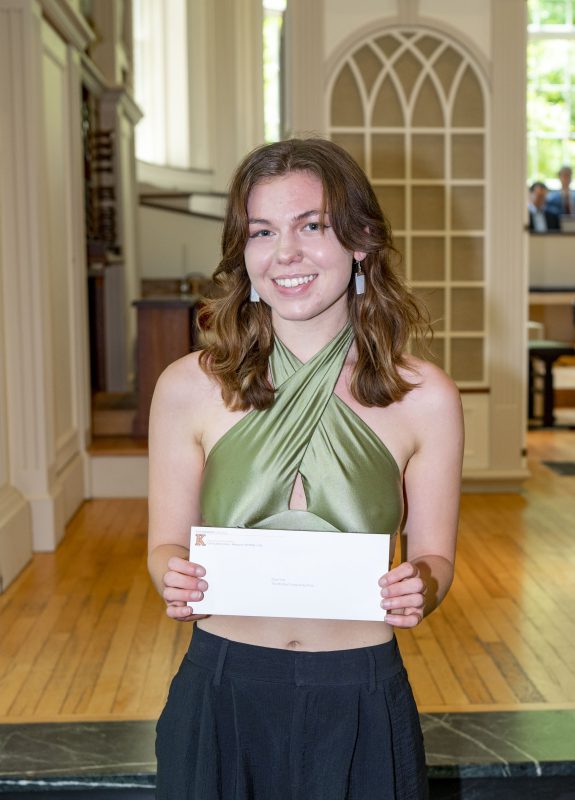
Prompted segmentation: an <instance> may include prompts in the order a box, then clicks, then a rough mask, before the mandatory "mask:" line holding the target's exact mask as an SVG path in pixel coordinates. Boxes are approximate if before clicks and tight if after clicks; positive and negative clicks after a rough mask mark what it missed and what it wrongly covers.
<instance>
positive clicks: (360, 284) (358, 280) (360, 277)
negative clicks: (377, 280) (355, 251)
mask: <svg viewBox="0 0 575 800" xmlns="http://www.w3.org/2000/svg"><path fill="white" fill-rule="evenodd" d="M354 263H355V266H356V270H357V271H356V273H355V293H356V294H365V274H364V273H363V272H362V269H361V261H355V262H354Z"/></svg>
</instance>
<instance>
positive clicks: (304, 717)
mask: <svg viewBox="0 0 575 800" xmlns="http://www.w3.org/2000/svg"><path fill="white" fill-rule="evenodd" d="M156 755H157V759H158V773H157V784H156V785H157V794H156V797H157V800H425V798H427V779H426V769H425V755H424V750H423V737H422V733H421V728H420V724H419V716H418V713H417V709H416V707H415V702H414V700H413V695H412V692H411V687H410V686H409V682H408V680H407V675H406V672H405V669H404V667H403V663H402V660H401V655H400V653H399V649H398V647H397V643H396V641H395V639H393V640H392V641H391V642H388V643H386V644H383V645H378V646H375V647H366V648H359V649H353V650H335V651H330V652H301V651H299V652H294V651H291V650H282V649H274V648H268V647H257V646H254V645H246V644H241V643H238V642H233V641H229V640H228V639H223V638H220V637H218V636H214V635H212V634H210V633H206V632H205V631H202V630H200V629H198V628H196V630H195V632H194V635H193V637H192V642H191V644H190V647H189V650H188V652H187V654H186V656H185V657H184V660H183V661H182V664H181V667H180V669H179V671H178V673H177V675H176V676H175V678H174V680H173V682H172V685H171V688H170V693H169V697H168V702H167V704H166V707H165V708H164V711H163V712H162V715H161V717H160V720H159V722H158V726H157V740H156Z"/></svg>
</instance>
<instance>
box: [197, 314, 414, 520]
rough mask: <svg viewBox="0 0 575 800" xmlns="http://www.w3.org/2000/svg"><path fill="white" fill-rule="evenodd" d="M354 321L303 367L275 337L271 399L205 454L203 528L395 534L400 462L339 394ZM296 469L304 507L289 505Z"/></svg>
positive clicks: (400, 512)
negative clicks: (300, 482)
mask: <svg viewBox="0 0 575 800" xmlns="http://www.w3.org/2000/svg"><path fill="white" fill-rule="evenodd" d="M352 340H353V330H352V328H351V325H347V326H346V327H345V328H343V329H342V331H340V333H339V334H338V335H337V336H336V337H335V338H334V339H332V340H331V342H328V344H327V345H326V346H325V347H324V348H322V349H321V350H320V351H319V352H318V353H316V355H315V356H314V357H313V358H311V359H310V360H309V361H307V362H306V363H305V364H302V363H301V361H299V359H298V358H296V356H294V355H293V353H291V352H290V351H289V350H288V349H287V348H286V347H285V345H284V344H282V342H281V341H280V340H279V339H278V338H277V337H276V339H275V344H274V348H273V351H272V354H271V358H270V364H271V374H272V380H273V385H274V386H275V388H276V395H275V400H274V403H273V404H272V406H271V407H270V408H267V409H265V410H263V411H257V410H253V411H250V412H249V413H248V414H246V416H245V417H242V419H240V421H239V422H237V423H236V424H235V425H234V426H233V427H232V428H231V429H230V430H229V431H227V433H225V434H224V435H223V436H222V437H221V438H220V439H219V440H218V441H217V442H216V444H215V445H214V447H213V448H212V450H211V451H210V453H209V454H208V457H207V460H206V464H205V470H204V476H203V482H202V489H201V511H202V519H203V524H204V525H213V526H217V527H233V528H237V527H245V528H276V529H279V530H320V531H333V530H339V531H353V532H359V533H390V534H393V533H395V531H397V529H398V528H399V525H400V523H401V518H402V515H403V491H402V479H401V475H400V472H399V469H398V466H397V463H396V462H395V460H394V459H393V457H392V456H391V454H390V452H389V451H388V450H387V448H386V447H385V445H384V444H383V442H382V441H381V440H380V439H379V438H378V437H377V436H376V434H375V433H374V432H373V431H372V430H371V428H370V427H369V426H368V425H367V424H366V423H365V422H364V421H363V420H362V419H361V418H360V417H358V415H357V414H356V413H355V412H354V411H352V409H351V408H349V406H347V405H346V404H345V403H344V402H343V401H342V400H340V398H339V397H337V395H335V394H334V393H333V390H334V387H335V384H336V382H337V379H338V376H339V374H340V372H341V369H342V366H343V363H344V361H345V358H346V355H347V352H348V350H349V347H350V345H351V343H352ZM298 472H299V473H300V474H301V477H302V481H303V487H304V490H305V496H306V501H307V511H297V510H290V509H289V507H288V506H289V501H290V498H291V495H292V491H293V486H294V482H295V479H296V477H297V474H298Z"/></svg>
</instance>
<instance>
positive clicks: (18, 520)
mask: <svg viewBox="0 0 575 800" xmlns="http://www.w3.org/2000/svg"><path fill="white" fill-rule="evenodd" d="M31 558H32V517H31V514H30V504H29V503H28V501H27V500H26V498H25V497H23V495H21V494H20V492H18V491H17V490H16V489H14V487H13V486H3V487H2V488H1V489H0V592H3V591H5V589H7V588H8V586H9V585H10V584H11V583H12V581H13V580H14V578H16V576H17V575H18V574H19V573H20V572H21V571H22V570H23V569H24V567H25V566H26V564H27V563H28V562H29V561H30V559H31Z"/></svg>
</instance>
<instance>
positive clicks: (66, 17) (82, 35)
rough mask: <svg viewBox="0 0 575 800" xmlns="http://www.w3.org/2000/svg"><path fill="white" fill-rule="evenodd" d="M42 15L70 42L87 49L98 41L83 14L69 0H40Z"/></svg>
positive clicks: (79, 48)
mask: <svg viewBox="0 0 575 800" xmlns="http://www.w3.org/2000/svg"><path fill="white" fill-rule="evenodd" d="M40 6H41V8H42V15H43V16H44V17H45V18H46V19H47V20H48V22H49V23H50V24H51V25H52V26H53V27H54V28H55V29H56V30H57V31H58V33H59V34H60V36H61V37H62V38H63V39H64V41H65V42H66V43H68V44H71V45H72V46H73V47H75V48H76V49H78V50H85V49H86V48H87V47H88V46H89V45H91V44H92V43H93V42H95V41H96V34H95V33H94V31H93V30H92V28H91V27H90V26H89V25H88V23H87V22H86V20H85V18H84V17H83V16H82V14H80V13H78V12H77V11H76V9H75V8H74V6H73V5H72V4H71V3H70V2H68V0H40Z"/></svg>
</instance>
